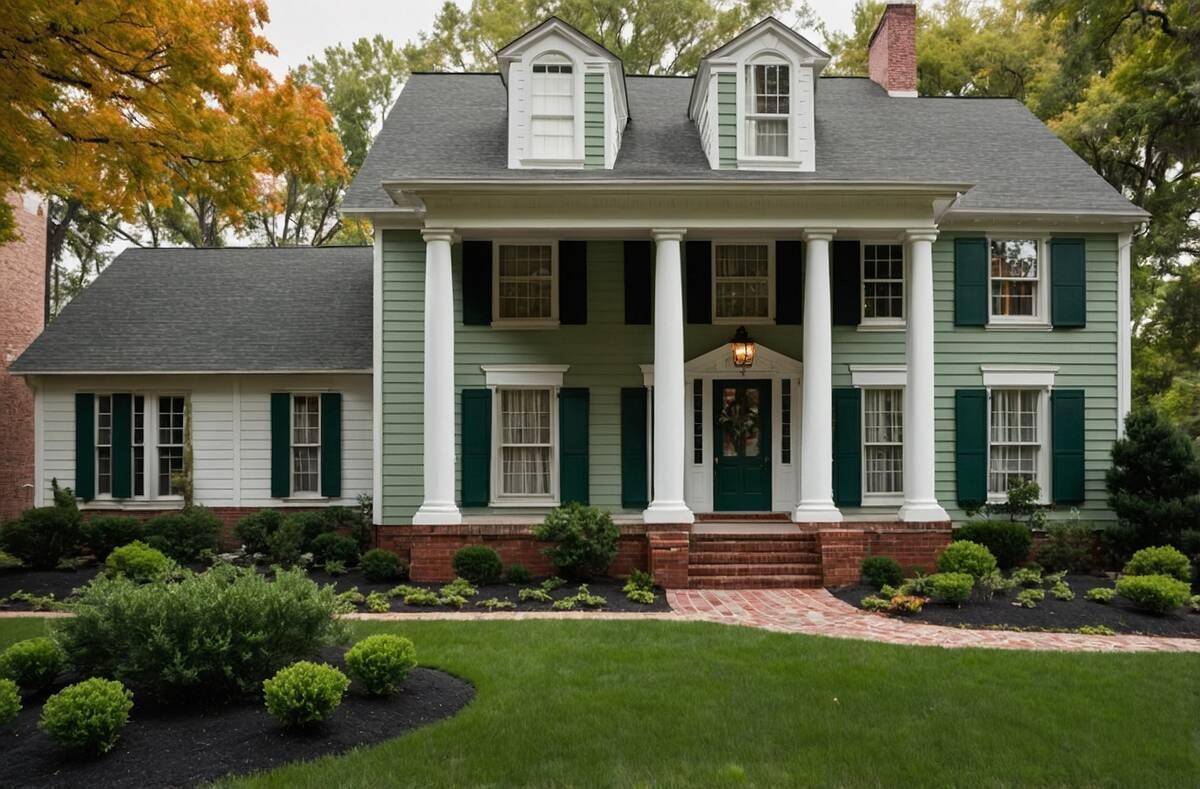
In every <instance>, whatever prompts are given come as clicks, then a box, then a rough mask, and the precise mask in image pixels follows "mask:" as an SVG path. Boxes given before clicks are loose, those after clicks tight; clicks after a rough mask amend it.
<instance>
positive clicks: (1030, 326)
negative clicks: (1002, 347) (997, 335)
mask: <svg viewBox="0 0 1200 789" xmlns="http://www.w3.org/2000/svg"><path fill="white" fill-rule="evenodd" d="M983 328H984V329H985V330H987V331H1053V329H1054V327H1053V326H1051V325H1050V324H1049V323H1046V322H1045V321H1001V322H992V323H989V324H987V325H986V326H984V327H983Z"/></svg>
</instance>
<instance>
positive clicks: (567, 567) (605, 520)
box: [533, 502, 620, 578]
mask: <svg viewBox="0 0 1200 789" xmlns="http://www.w3.org/2000/svg"><path fill="white" fill-rule="evenodd" d="M533 535H534V537H536V538H537V539H539V540H543V541H545V542H550V543H553V545H552V546H550V547H549V548H546V549H544V550H543V553H545V554H546V556H547V557H548V558H549V559H550V561H551V563H553V565H554V566H555V567H557V568H558V569H559V570H560V571H561V572H563V573H565V574H566V575H568V576H570V577H572V578H585V577H588V576H590V575H602V574H603V573H604V572H605V571H606V570H608V566H609V565H610V564H611V563H612V560H613V559H614V558H615V557H616V555H617V538H618V537H619V536H620V532H619V531H618V530H617V527H616V526H615V525H614V524H613V521H612V517H611V516H610V515H609V514H608V513H607V512H605V511H604V510H601V509H598V508H596V507H588V506H585V505H583V504H580V503H578V502H572V503H570V504H568V505H566V506H565V507H556V508H555V509H553V510H551V511H550V514H548V515H547V516H546V519H545V520H544V521H542V523H541V524H540V525H538V526H537V527H536V528H535V529H534V530H533Z"/></svg>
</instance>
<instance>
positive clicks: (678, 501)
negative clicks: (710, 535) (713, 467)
mask: <svg viewBox="0 0 1200 789" xmlns="http://www.w3.org/2000/svg"><path fill="white" fill-rule="evenodd" d="M651 232H652V233H653V236H654V242H655V257H654V266H655V273H654V452H653V459H654V472H653V475H654V500H653V501H651V502H650V507H649V508H648V509H647V510H646V511H645V513H643V516H642V517H643V518H644V520H645V522H646V523H672V524H676V523H691V522H692V521H693V520H694V518H693V517H692V511H691V510H690V509H688V506H687V504H685V503H684V501H683V469H684V449H685V446H684V445H685V443H686V436H687V433H686V431H687V414H686V412H685V411H684V409H683V408H681V407H680V404H681V403H683V402H684V381H683V271H682V262H681V260H680V254H679V243H680V241H682V240H683V234H684V231H683V230H678V229H661V230H653V231H651Z"/></svg>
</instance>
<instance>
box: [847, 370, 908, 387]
mask: <svg viewBox="0 0 1200 789" xmlns="http://www.w3.org/2000/svg"><path fill="white" fill-rule="evenodd" d="M907 381H908V367H907V366H905V365H903V364H852V365H850V382H851V385H852V386H856V387H858V388H859V389H862V388H867V387H874V388H877V389H895V388H897V387H899V388H903V387H904V384H905V383H906V382H907Z"/></svg>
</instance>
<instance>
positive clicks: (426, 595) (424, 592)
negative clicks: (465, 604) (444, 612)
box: [404, 589, 442, 605]
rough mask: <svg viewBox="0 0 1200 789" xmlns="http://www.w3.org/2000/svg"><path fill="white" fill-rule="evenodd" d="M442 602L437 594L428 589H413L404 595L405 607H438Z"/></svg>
mask: <svg viewBox="0 0 1200 789" xmlns="http://www.w3.org/2000/svg"><path fill="white" fill-rule="evenodd" d="M441 601H442V600H441V598H440V597H438V596H437V593H436V592H431V591H430V590H428V589H413V590H412V591H410V592H409V593H408V594H406V595H404V604H405V605H437V604H438V603H440V602H441Z"/></svg>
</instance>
